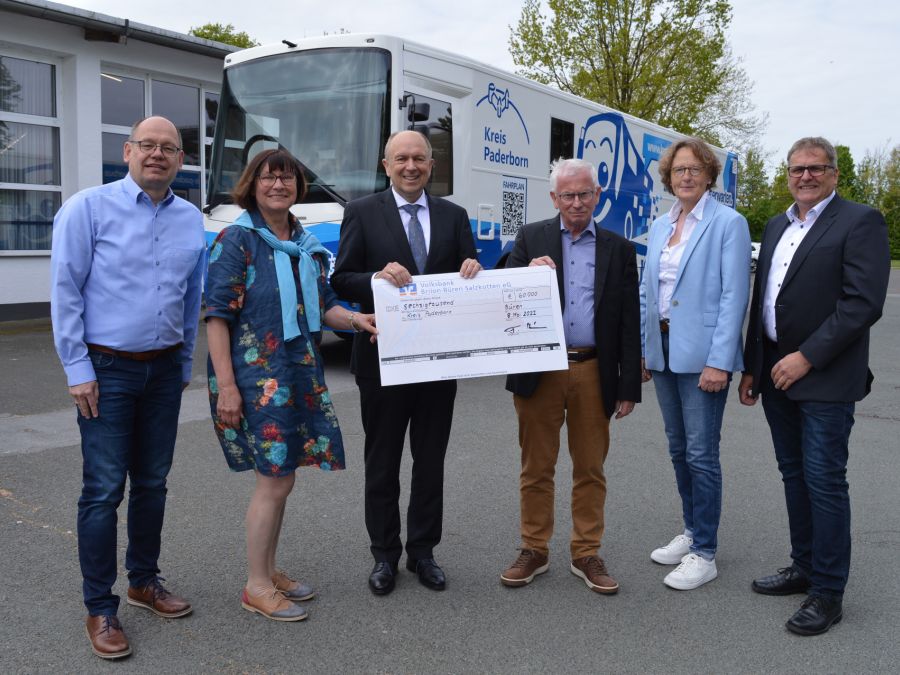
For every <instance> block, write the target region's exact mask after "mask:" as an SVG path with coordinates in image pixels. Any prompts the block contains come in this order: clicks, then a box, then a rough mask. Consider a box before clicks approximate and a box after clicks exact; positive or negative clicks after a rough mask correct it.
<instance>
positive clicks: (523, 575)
mask: <svg viewBox="0 0 900 675" xmlns="http://www.w3.org/2000/svg"><path fill="white" fill-rule="evenodd" d="M549 567H550V563H549V562H547V556H546V555H544V554H543V553H539V552H538V551H532V550H531V549H528V548H523V549H522V550H521V551H519V557H518V558H516V561H515V562H514V563H513V564H512V566H510V567H509V568H508V569H507V570H505V571H504V572H503V574H501V575H500V583H501V584H503V585H504V586H511V587H513V588H515V587H517V586H524V585H525V584H530V583H531V582H532V581H533V580H534V578H535V577H536V576H537V575H538V574H543V573H544V572H546V571H547V569H548V568H549Z"/></svg>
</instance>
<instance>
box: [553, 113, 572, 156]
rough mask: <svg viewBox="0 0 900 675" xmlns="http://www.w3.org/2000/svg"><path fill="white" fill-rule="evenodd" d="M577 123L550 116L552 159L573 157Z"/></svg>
mask: <svg viewBox="0 0 900 675" xmlns="http://www.w3.org/2000/svg"><path fill="white" fill-rule="evenodd" d="M574 153H575V125H574V124H572V123H571V122H566V121H565V120H558V119H556V118H555V117H551V118H550V161H551V162H555V161H556V160H558V159H572V158H573V157H574V156H575V154H574Z"/></svg>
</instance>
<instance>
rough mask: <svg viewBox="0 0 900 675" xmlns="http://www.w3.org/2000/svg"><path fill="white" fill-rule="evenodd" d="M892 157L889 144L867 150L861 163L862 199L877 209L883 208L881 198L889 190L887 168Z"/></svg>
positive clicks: (860, 189) (859, 176)
mask: <svg viewBox="0 0 900 675" xmlns="http://www.w3.org/2000/svg"><path fill="white" fill-rule="evenodd" d="M889 157H890V153H889V152H888V148H887V146H884V147H882V148H878V149H876V150H869V151H867V152H866V154H865V156H864V157H863V158H862V161H861V162H860V163H859V171H858V172H857V178H858V180H859V197H860V201H861V202H863V203H864V204H868V205H869V206H872V207H874V208H876V209H880V208H881V200H882V197H883V196H884V193H885V192H886V191H887V176H886V173H885V171H886V168H887V163H888V160H889Z"/></svg>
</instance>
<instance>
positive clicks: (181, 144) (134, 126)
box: [128, 115, 184, 150]
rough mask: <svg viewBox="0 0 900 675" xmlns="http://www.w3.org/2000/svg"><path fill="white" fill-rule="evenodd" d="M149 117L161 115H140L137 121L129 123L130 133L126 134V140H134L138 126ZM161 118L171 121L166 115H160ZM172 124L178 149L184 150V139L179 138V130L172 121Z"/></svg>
mask: <svg viewBox="0 0 900 675" xmlns="http://www.w3.org/2000/svg"><path fill="white" fill-rule="evenodd" d="M151 117H162V115H148V116H147V117H142V118H141V119H139V120H138V121H137V122H135V123H134V124H132V125H131V133H130V134H128V140H129V141H134V140H136V139H135V137H134V135H135V134H136V133H137V130H138V127H139V126H141V125H142V124H143V123H144V122H146V121H147V120H149V119H150V118H151ZM162 119H164V120H166V121H167V122H172V120H170V119H169V118H168V117H162ZM172 126H173V127H175V134H176V135H177V136H178V148H179V150H184V141H183V140H182V139H181V130H180V129H179V128H178V127H176V126H175V123H174V122H172Z"/></svg>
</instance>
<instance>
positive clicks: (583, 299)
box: [560, 219, 597, 347]
mask: <svg viewBox="0 0 900 675" xmlns="http://www.w3.org/2000/svg"><path fill="white" fill-rule="evenodd" d="M560 228H561V230H562V259H563V281H564V284H563V285H564V295H565V300H564V306H563V332H564V333H565V335H566V346H567V347H593V346H595V345H594V342H595V337H594V279H595V267H596V265H597V256H596V251H597V232H596V230H594V223H593V221H591V222H590V223H588V226H587V227H586V228H585V229H584V231H583V232H582V233H581V235H580V236H579V237H578V239H575V240H573V239H572V233H571V232H569V230H567V229H566V226H565V225H563V224H562V219H560Z"/></svg>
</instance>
